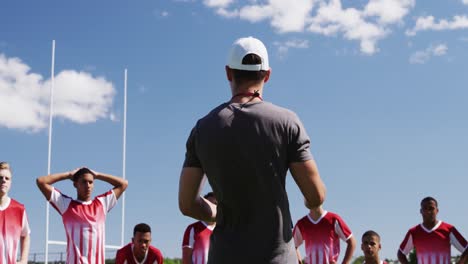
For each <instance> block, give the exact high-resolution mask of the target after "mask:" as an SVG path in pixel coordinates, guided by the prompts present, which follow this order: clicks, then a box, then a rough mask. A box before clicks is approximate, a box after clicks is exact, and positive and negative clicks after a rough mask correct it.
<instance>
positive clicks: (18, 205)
mask: <svg viewBox="0 0 468 264" xmlns="http://www.w3.org/2000/svg"><path fill="white" fill-rule="evenodd" d="M10 199H11V201H10V206H11V207H16V208H23V209H24V204H22V203H20V202H18V201H17V200H15V199H13V198H10Z"/></svg>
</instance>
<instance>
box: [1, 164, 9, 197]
mask: <svg viewBox="0 0 468 264" xmlns="http://www.w3.org/2000/svg"><path fill="white" fill-rule="evenodd" d="M11 176H12V174H11V169H10V164H8V163H7V162H3V161H2V162H0V195H1V196H4V195H7V194H8V191H10V188H11Z"/></svg>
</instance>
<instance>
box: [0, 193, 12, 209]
mask: <svg viewBox="0 0 468 264" xmlns="http://www.w3.org/2000/svg"><path fill="white" fill-rule="evenodd" d="M9 200H10V198H9V197H8V195H7V194H4V195H2V196H0V206H2V207H3V206H5V205H6V204H7V203H8V201H9Z"/></svg>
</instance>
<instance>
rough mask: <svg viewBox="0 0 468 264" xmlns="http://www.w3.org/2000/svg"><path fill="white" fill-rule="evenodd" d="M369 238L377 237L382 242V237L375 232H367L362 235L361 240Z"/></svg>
mask: <svg viewBox="0 0 468 264" xmlns="http://www.w3.org/2000/svg"><path fill="white" fill-rule="evenodd" d="M369 236H375V237H377V238H378V239H379V241H380V236H379V234H377V232H375V231H374V230H367V231H366V232H364V234H362V237H361V239H364V238H365V237H369Z"/></svg>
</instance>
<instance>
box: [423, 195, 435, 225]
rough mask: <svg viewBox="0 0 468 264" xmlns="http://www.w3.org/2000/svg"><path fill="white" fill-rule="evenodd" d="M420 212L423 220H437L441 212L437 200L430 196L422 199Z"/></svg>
mask: <svg viewBox="0 0 468 264" xmlns="http://www.w3.org/2000/svg"><path fill="white" fill-rule="evenodd" d="M420 212H421V215H422V218H423V222H435V221H436V220H437V214H438V213H439V205H438V203H437V200H436V199H435V198H433V197H430V196H428V197H425V198H424V199H422V200H421V209H420Z"/></svg>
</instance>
